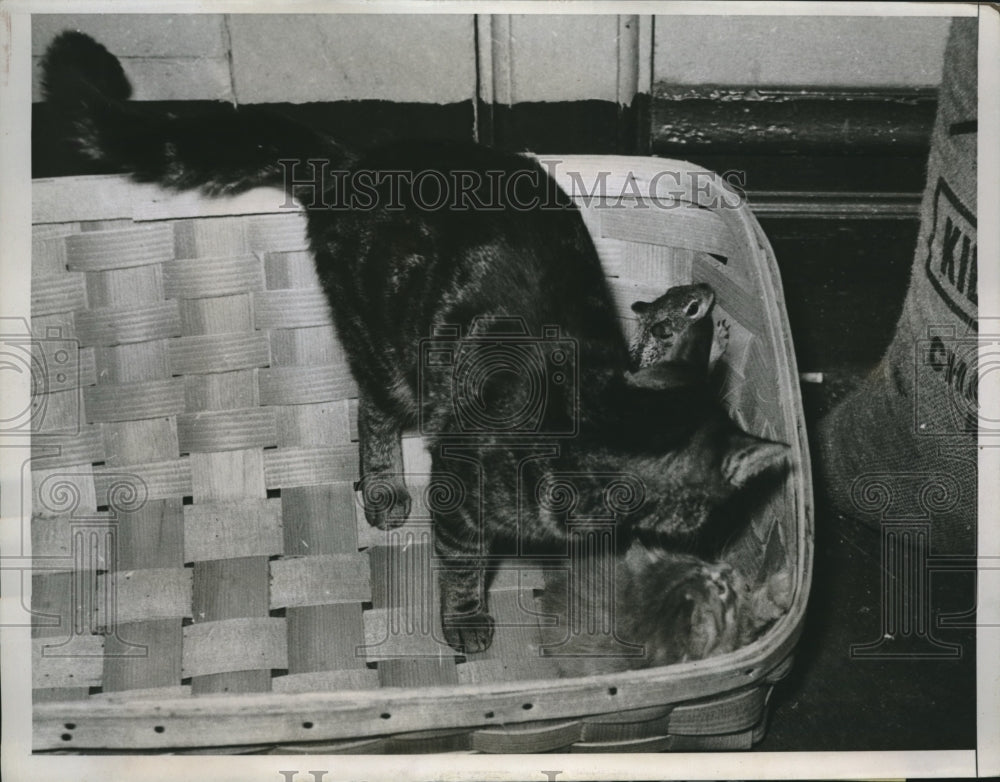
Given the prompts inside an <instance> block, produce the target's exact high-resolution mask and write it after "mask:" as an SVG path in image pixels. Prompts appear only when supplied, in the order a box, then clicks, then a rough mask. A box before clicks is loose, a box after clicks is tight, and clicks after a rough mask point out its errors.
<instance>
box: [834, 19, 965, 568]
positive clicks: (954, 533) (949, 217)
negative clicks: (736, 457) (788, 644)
mask: <svg viewBox="0 0 1000 782" xmlns="http://www.w3.org/2000/svg"><path fill="white" fill-rule="evenodd" d="M976 58H977V20H976V19H975V18H962V19H955V20H954V21H953V22H952V26H951V31H950V34H949V38H948V44H947V48H946V51H945V61H944V75H943V78H942V83H941V88H940V92H939V97H938V110H937V118H936V120H935V124H934V130H933V135H932V138H931V150H930V158H929V161H928V166H927V183H926V185H925V188H924V194H923V200H922V202H921V207H920V233H919V238H918V240H917V248H916V252H915V253H914V258H913V270H912V273H911V278H910V287H909V291H908V292H907V295H906V301H905V303H904V306H903V312H902V315H901V317H900V319H899V323H898V324H897V326H896V332H895V335H894V337H893V340H892V343H891V345H890V346H889V349H888V351H887V352H886V354H885V356H884V357H883V359H882V361H881V363H880V364H879V365H878V367H877V368H876V370H875V371H874V372H873V373H872V374H871V376H869V377H868V378H867V379H866V380H865V381H864V382H863V383H862V384H861V385H860V386H859V387H858V388H857V389H856V390H855V391H854V392H853V393H852V394H851V395H849V396H848V397H847V398H845V399H844V400H843V402H842V403H841V404H840V405H839V406H838V407H836V408H835V409H834V410H833V411H832V412H831V413H830V415H829V416H828V417H827V418H826V419H825V420H824V421H823V422H822V424H821V426H820V431H819V437H818V441H819V443H818V444H819V453H818V454H816V456H817V457H818V460H817V461H818V462H819V465H818V466H819V467H820V474H821V480H822V481H823V485H822V486H821V489H824V490H825V491H826V493H827V495H828V496H829V497H830V499H831V500H832V501H833V502H834V505H835V507H836V509H837V510H838V511H840V512H842V513H844V514H847V515H850V516H853V517H855V518H861V519H863V520H865V521H868V522H870V523H872V524H882V523H886V522H889V523H891V522H893V521H928V522H930V525H931V545H932V549H933V551H934V553H959V552H960V553H972V552H974V551H975V541H976V501H977V497H976V490H977V481H976V431H977V420H976V412H977V401H976V400H977V361H976V351H977V337H978V303H977V298H976V285H977V265H976V138H977V126H976V105H977V100H976V87H977V78H976Z"/></svg>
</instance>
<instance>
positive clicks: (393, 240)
mask: <svg viewBox="0 0 1000 782" xmlns="http://www.w3.org/2000/svg"><path fill="white" fill-rule="evenodd" d="M43 78H44V86H45V91H46V95H47V98H48V100H49V101H50V102H51V103H53V104H54V105H55V106H56V108H57V109H58V110H59V111H60V113H61V114H63V115H64V116H66V117H68V118H69V120H71V124H72V131H71V134H70V136H71V139H72V140H74V142H75V144H76V146H77V148H78V150H79V151H80V153H81V154H83V155H86V156H88V157H90V158H92V159H94V160H98V161H103V162H104V163H106V164H108V165H109V166H110V167H113V168H117V169H118V170H123V171H131V172H132V173H133V174H134V175H135V176H136V177H137V178H138V179H141V180H148V181H155V182H159V183H161V184H163V185H165V186H168V187H173V188H178V189H183V188H199V189H201V190H202V191H204V192H206V193H210V194H212V193H228V192H237V191H242V190H246V189H249V188H252V187H256V186H260V185H270V186H275V187H281V188H284V189H285V190H286V191H287V192H290V193H292V194H294V195H295V196H296V197H297V198H298V199H299V200H300V201H301V202H302V203H303V204H304V206H305V208H306V217H307V222H308V235H309V241H310V245H311V248H312V251H313V254H314V256H315V261H316V267H317V271H318V275H319V278H320V281H321V283H322V285H323V288H324V291H325V292H326V295H327V296H328V298H329V300H330V304H331V308H332V310H333V318H334V321H335V325H336V327H337V331H338V333H339V335H340V338H341V340H342V342H343V344H344V348H345V350H346V353H347V355H348V359H349V361H350V365H351V369H352V371H353V373H354V376H355V378H356V380H357V382H358V386H359V388H360V390H361V401H360V406H359V432H360V435H361V440H362V445H361V458H362V470H363V473H364V478H363V486H364V487H368V488H369V489H370V491H369V494H368V496H369V497H371V498H374V497H375V495H376V494H378V492H376V491H375V490H374V489H371V487H372V486H375V485H378V486H380V487H381V488H383V489H384V488H386V487H388V488H389V491H390V499H389V501H388V502H379V503H375V502H374V501H373V502H372V503H371V504H366V515H367V516H368V520H369V521H370V522H371V523H372V524H375V525H377V526H379V527H389V526H393V525H396V524H400V523H402V522H403V520H404V519H405V517H406V515H407V513H408V509H409V497H408V494H407V491H406V487H405V486H404V485H403V482H402V479H401V477H400V476H401V472H402V462H401V450H400V440H399V436H400V431H401V430H402V428H403V427H409V426H413V425H415V424H419V425H420V427H421V430H422V431H423V433H424V434H425V435H426V437H427V441H428V447H429V449H430V451H431V454H432V471H433V473H434V476H435V477H434V478H432V480H434V479H436V478H437V477H440V478H441V479H442V480H445V479H446V480H448V481H449V482H450V483H451V484H452V485H455V484H456V483H457V485H458V486H459V487H460V489H461V490H460V491H459V493H458V495H457V500H456V501H455V502H451V503H449V504H448V505H447V506H442V507H439V508H433V509H432V513H433V516H434V535H435V549H436V551H437V554H438V555H439V556H440V557H441V558H442V562H443V563H444V564H446V565H447V569H445V570H442V571H441V577H440V578H441V600H442V618H443V619H442V621H443V625H444V636H445V640H446V641H447V642H448V643H449V644H450V645H451V646H452V647H454V648H455V649H457V650H461V651H465V652H477V651H481V650H483V649H485V648H487V647H488V646H489V645H490V643H491V640H492V636H493V626H494V622H493V619H492V618H491V617H490V616H489V614H488V612H487V606H486V577H485V575H484V573H485V572H486V570H487V568H486V567H485V566H486V565H487V564H488V558H489V557H490V556H491V555H493V554H495V553H497V552H498V551H501V550H509V549H510V548H512V547H513V548H514V549H515V550H525V549H533V548H535V547H539V546H544V545H551V544H553V543H555V544H557V545H558V544H559V543H560V541H561V542H562V544H563V545H565V523H566V520H567V518H569V517H570V516H571V515H573V514H575V515H589V516H594V515H600V514H608V513H614V514H615V518H616V519H617V526H618V528H619V529H620V539H621V540H623V541H624V540H627V539H629V538H631V537H633V536H638V537H642V538H644V539H648V540H654V541H655V540H666V541H670V542H671V543H672V544H677V545H680V544H682V543H683V542H684V541H686V540H688V539H691V538H693V537H695V536H697V534H698V531H699V528H700V527H701V526H702V525H703V524H704V523H705V522H706V520H707V519H708V517H709V516H710V514H711V512H712V510H713V509H714V508H715V507H716V506H717V505H718V504H719V503H720V502H721V501H724V500H725V499H727V498H729V497H731V496H732V495H733V494H734V493H735V492H737V491H738V490H739V489H741V488H742V487H743V486H744V485H745V484H746V483H747V482H749V481H750V480H751V479H753V478H754V477H755V476H757V475H759V474H762V473H764V472H767V471H770V470H771V469H772V468H774V467H776V466H778V465H780V464H783V463H784V462H785V459H786V452H787V447H786V446H784V445H781V444H778V443H772V442H768V441H764V440H760V439H758V438H755V437H752V436H750V435H748V434H747V433H745V432H743V431H741V430H740V429H739V428H738V427H737V426H736V425H735V424H734V423H732V422H731V421H730V419H729V418H728V416H727V415H726V414H725V412H724V411H723V410H722V408H721V407H720V406H719V405H717V404H716V403H715V402H713V401H712V400H711V399H710V398H709V396H708V395H706V394H704V393H702V392H701V390H700V389H699V388H697V387H679V388H668V389H660V388H634V387H631V386H630V385H629V384H627V383H626V382H625V379H624V373H625V371H626V370H627V368H628V363H629V356H628V350H627V347H626V344H625V340H624V336H623V335H622V333H621V330H620V327H619V323H618V319H617V316H616V313H615V309H614V306H613V303H612V299H611V296H610V294H609V291H608V288H607V285H606V282H605V279H604V276H603V274H602V270H601V265H600V262H599V260H598V257H597V253H596V251H595V249H594V245H593V243H592V241H591V239H590V236H589V234H588V233H587V230H586V228H585V226H584V224H583V221H582V219H581V218H580V215H579V213H578V212H577V211H576V210H575V208H574V207H573V206H572V204H571V202H570V201H569V199H568V198H566V197H565V196H564V195H563V194H562V192H561V191H559V189H558V187H557V186H556V185H555V183H554V182H553V181H552V180H551V179H550V178H549V177H548V176H547V175H546V174H545V173H544V172H543V171H542V169H541V168H540V166H539V165H538V164H537V163H535V162H533V161H531V160H529V159H526V158H524V157H521V156H519V155H514V154H507V153H503V152H497V151H493V150H490V149H486V148H483V147H480V146H476V145H473V144H457V143H452V142H449V143H430V142H414V143H407V144H398V143H397V144H393V145H389V146H385V147H381V148H378V149H374V150H370V151H368V152H365V153H364V154H362V155H357V156H355V155H353V154H350V153H348V152H346V151H345V150H344V149H342V148H341V147H340V146H339V145H338V144H337V143H335V142H334V141H332V140H331V139H329V138H327V137H326V136H325V135H323V134H322V133H318V132H315V131H313V130H310V129H308V128H304V127H301V126H299V125H297V124H295V123H293V122H290V121H288V120H286V119H283V118H281V117H278V116H274V115H270V114H267V113H266V112H264V111H261V110H256V109H229V110H227V111H226V113H217V114H214V115H213V117H212V118H211V120H206V119H204V118H202V119H198V118H190V117H187V118H185V117H173V116H163V115H160V114H155V113H148V112H146V111H144V110H143V109H142V107H141V104H132V103H127V102H126V101H127V98H128V97H129V95H130V94H131V87H130V85H129V83H128V81H127V79H126V78H125V76H124V73H123V71H122V69H121V66H120V64H119V62H118V61H117V59H116V58H115V57H114V56H112V55H111V54H110V53H108V52H107V51H106V50H105V49H104V48H103V47H102V46H100V45H99V44H97V43H96V42H94V41H93V40H92V39H90V38H88V37H87V36H84V35H81V34H79V33H64V34H63V35H61V36H60V37H59V38H57V39H56V41H55V42H54V43H53V44H52V46H51V47H50V49H49V51H48V52H47V54H46V56H45V62H44V74H43ZM316 159H321V160H322V161H324V164H325V168H324V170H325V171H326V172H327V173H331V172H335V173H336V175H335V176H330V177H328V178H324V179H323V181H322V183H320V184H321V185H322V186H321V187H319V188H318V189H317V187H316V183H308V184H302V183H301V182H299V183H297V184H296V183H294V182H289V181H286V177H285V176H284V174H285V168H284V166H283V165H282V164H281V163H279V161H282V160H283V161H285V162H286V163H288V162H289V161H295V162H298V163H299V165H298V166H297V168H296V170H295V173H296V176H297V177H298V178H300V179H301V178H303V177H306V176H308V174H309V171H310V167H309V165H307V163H306V161H307V160H316ZM319 168H323V167H322V166H320V165H317V166H316V167H315V169H313V172H314V173H315V171H316V169H319ZM393 172H402V173H403V174H404V180H405V175H409V176H411V177H412V176H415V175H419V174H421V173H422V172H429V173H430V174H432V175H434V177H433V178H438V177H440V178H439V179H437V181H438V182H440V181H442V180H443V181H444V182H445V184H446V186H447V188H448V189H449V193H448V195H451V196H454V197H453V198H451V199H449V202H448V203H447V204H446V205H444V206H442V205H441V204H440V203H437V204H436V206H435V207H434V208H431V207H430V205H428V204H427V203H425V202H424V201H422V200H421V199H420V198H419V197H418V195H419V192H418V189H417V188H415V187H405V186H399V185H400V179H399V178H397V177H396V176H385V174H387V173H393ZM334 203H335V205H334V206H333V207H332V208H331V204H334ZM344 205H347V207H349V208H343V206H344ZM432 335H436V337H435V341H433V342H432V343H431V344H430V348H429V349H428V350H427V351H425V352H423V353H422V348H421V346H422V344H423V345H424V346H425V347H426V345H427V343H422V342H421V341H422V340H425V339H427V338H428V337H431V336H432ZM512 357H513V358H512ZM490 362H493V363H492V364H491V363H490ZM505 362H506V363H505ZM511 362H513V363H511ZM484 367H485V368H486V369H485V370H484ZM463 368H465V369H468V372H465V369H463ZM463 372H464V374H463ZM622 474H625V475H627V476H629V477H630V479H631V480H632V482H633V487H636V486H637V487H638V488H637V490H636V491H635V492H633V496H632V497H631V498H630V499H629V500H628V501H623V502H619V503H617V504H616V503H615V502H614V501H609V496H610V495H609V493H608V491H607V488H608V484H609V478H608V475H619V476H620V475H622ZM567 476H568V477H567ZM563 479H565V480H568V481H570V482H571V483H572V484H573V491H574V494H573V497H574V500H573V502H572V503H570V504H569V505H568V506H567V505H566V504H565V503H562V504H560V503H559V502H552V501H549V500H550V499H551V497H550V498H549V499H546V498H545V497H544V494H545V493H544V492H543V491H542V490H541V489H540V487H543V486H550V485H555V484H556V483H558V482H559V481H560V480H563ZM380 496H381V497H382V498H383V499H384V496H385V495H384V494H381V495H380ZM612 499H613V498H612ZM609 506H610V510H609ZM505 547H507V548H506V549H505Z"/></svg>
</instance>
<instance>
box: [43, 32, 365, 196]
mask: <svg viewBox="0 0 1000 782" xmlns="http://www.w3.org/2000/svg"><path fill="white" fill-rule="evenodd" d="M42 86H43V90H44V94H45V98H46V100H47V101H48V102H49V103H50V104H52V105H53V106H54V107H55V108H56V110H57V112H58V113H59V115H60V116H61V117H64V118H65V119H66V120H68V123H69V128H68V130H67V134H68V136H69V141H70V143H72V144H73V146H74V147H75V148H76V150H77V151H78V152H79V153H80V154H82V155H84V156H85V157H87V158H89V159H91V160H94V161H99V162H102V163H105V164H107V165H108V166H110V167H112V168H114V169H116V170H120V171H127V172H130V173H132V174H133V175H134V176H135V177H136V178H137V179H139V180H141V181H145V182H157V183H159V184H161V185H164V186H166V187H171V188H175V189H180V190H187V189H195V188H197V189H200V190H203V191H204V192H206V193H209V194H224V193H237V192H242V191H244V190H249V189H251V188H253V187H260V186H273V187H282V188H285V189H286V190H289V191H291V189H292V188H291V186H290V185H288V184H287V183H286V176H285V168H286V165H288V163H287V161H305V160H315V159H322V160H329V161H330V163H331V166H332V167H334V168H336V167H340V166H344V165H346V164H347V163H348V162H349V158H350V156H349V154H348V153H347V152H345V150H343V149H342V148H341V147H340V146H339V145H337V144H336V143H335V142H334V141H333V140H332V139H330V138H328V137H326V136H324V135H323V134H321V133H318V132H317V131H315V130H313V129H311V128H309V127H307V126H304V125H301V124H299V123H297V122H295V121H294V120H292V119H289V118H288V117H285V116H283V115H281V114H279V113H274V112H269V111H267V110H266V109H262V108H258V107H252V106H251V107H244V108H234V107H231V106H228V105H225V104H219V106H218V107H216V108H217V109H218V110H217V111H216V110H213V111H212V112H211V115H210V116H183V117H179V116H172V115H169V114H166V113H163V112H155V111H152V110H149V109H144V108H143V105H142V104H141V103H131V102H129V101H128V99H129V97H130V96H131V94H132V85H131V84H129V81H128V78H127V77H126V76H125V72H124V71H123V70H122V67H121V63H120V62H119V61H118V58H117V57H115V56H114V55H113V54H111V53H110V52H109V51H108V50H107V49H105V48H104V47H103V46H101V45H100V44H99V43H97V42H96V41H95V40H94V39H92V38H90V37H89V36H87V35H84V34H83V33H77V32H65V33H62V34H60V35H59V36H58V37H57V38H56V39H55V40H54V41H53V42H52V44H51V45H50V46H49V48H48V50H47V51H46V53H45V57H44V59H43V62H42ZM281 161H286V163H285V164H283V163H282V162H281Z"/></svg>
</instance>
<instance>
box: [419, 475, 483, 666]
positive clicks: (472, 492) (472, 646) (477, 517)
mask: <svg viewBox="0 0 1000 782" xmlns="http://www.w3.org/2000/svg"><path fill="white" fill-rule="evenodd" d="M439 464H440V462H439V461H437V460H435V466H434V472H435V474H436V475H438V476H441V475H442V471H441V470H440V467H439ZM453 465H454V466H455V467H457V468H458V469H457V470H455V471H452V470H449V471H448V472H447V475H448V478H449V482H453V481H456V480H457V481H458V491H459V493H460V494H459V495H457V496H459V497H460V499H459V501H457V502H453V503H449V504H448V505H447V506H444V504H441V505H439V506H438V507H432V508H431V513H432V516H433V519H434V553H435V555H436V557H437V565H436V567H437V570H438V587H439V589H440V598H441V625H442V629H443V630H444V640H445V642H447V644H448V645H449V646H451V647H452V648H453V649H455V650H456V651H458V652H461V653H462V654H474V653H476V652H482V651H485V650H486V649H488V648H489V647H490V644H492V643H493V630H494V626H495V622H494V620H493V617H492V616H490V614H489V613H488V609H487V593H488V590H489V582H490V576H491V570H490V568H489V567H488V564H489V562H488V555H489V552H490V549H491V546H490V539H489V537H488V536H487V535H486V534H485V530H484V529H483V526H482V519H481V515H482V510H481V508H480V502H479V500H480V490H479V480H480V476H479V469H478V468H471V465H462V464H461V463H460V462H454V463H453ZM449 466H452V465H449ZM434 480H435V478H432V481H434Z"/></svg>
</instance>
